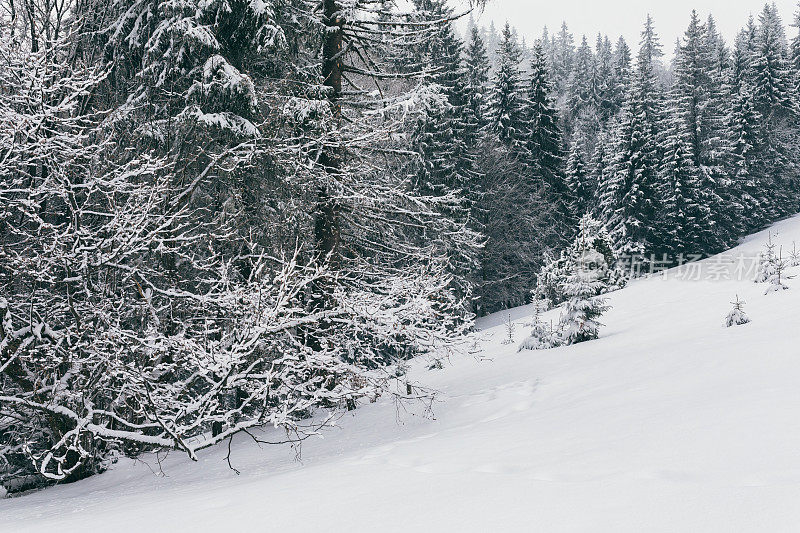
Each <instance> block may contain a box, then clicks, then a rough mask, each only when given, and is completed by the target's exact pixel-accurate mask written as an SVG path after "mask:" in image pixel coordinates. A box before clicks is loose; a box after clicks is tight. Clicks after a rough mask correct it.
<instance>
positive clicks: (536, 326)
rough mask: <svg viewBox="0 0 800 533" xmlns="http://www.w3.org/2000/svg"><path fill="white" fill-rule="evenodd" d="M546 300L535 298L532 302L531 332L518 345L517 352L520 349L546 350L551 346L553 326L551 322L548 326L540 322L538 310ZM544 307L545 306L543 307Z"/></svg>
mask: <svg viewBox="0 0 800 533" xmlns="http://www.w3.org/2000/svg"><path fill="white" fill-rule="evenodd" d="M546 305H547V304H546V302H543V301H541V300H536V302H535V303H534V309H535V313H534V315H533V323H532V324H531V333H530V335H528V337H526V338H525V340H523V341H522V344H520V345H519V349H518V350H517V351H518V352H521V351H522V350H546V349H548V348H552V347H553V342H552V339H553V334H552V333H553V328H552V324H551V325H550V326H549V327H548V326H547V325H545V323H544V322H542V319H541V316H540V312H541V310H542V308H543V306H546ZM544 308H545V309H546V307H544Z"/></svg>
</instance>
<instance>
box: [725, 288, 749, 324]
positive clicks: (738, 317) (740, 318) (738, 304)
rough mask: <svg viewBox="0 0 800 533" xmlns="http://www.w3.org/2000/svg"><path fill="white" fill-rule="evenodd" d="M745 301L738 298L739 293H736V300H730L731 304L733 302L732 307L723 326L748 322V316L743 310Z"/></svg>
mask: <svg viewBox="0 0 800 533" xmlns="http://www.w3.org/2000/svg"><path fill="white" fill-rule="evenodd" d="M745 303H746V302H745V301H744V300H740V299H739V295H738V294H737V295H736V301H735V302H731V304H733V309H732V310H731V312H730V313H728V317H727V318H726V319H725V326H727V327H731V326H741V325H742V324H747V323H749V322H750V317H748V316H747V313H745V312H744V304H745Z"/></svg>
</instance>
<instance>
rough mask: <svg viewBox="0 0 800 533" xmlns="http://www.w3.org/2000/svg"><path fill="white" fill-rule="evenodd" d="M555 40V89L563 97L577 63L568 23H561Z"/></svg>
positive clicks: (573, 40) (573, 41)
mask: <svg viewBox="0 0 800 533" xmlns="http://www.w3.org/2000/svg"><path fill="white" fill-rule="evenodd" d="M553 38H554V42H553V70H552V76H553V87H554V89H555V92H556V94H558V95H562V94H564V93H565V92H566V89H567V84H568V83H569V77H570V74H571V73H572V69H573V65H574V61H575V38H574V37H573V36H572V33H570V31H569V28H568V27H567V23H566V22H562V23H561V30H560V31H559V32H558V34H557V35H555V36H554V37H553ZM535 60H536V59H535V58H534V61H535Z"/></svg>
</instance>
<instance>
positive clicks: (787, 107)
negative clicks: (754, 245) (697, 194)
mask: <svg viewBox="0 0 800 533" xmlns="http://www.w3.org/2000/svg"><path fill="white" fill-rule="evenodd" d="M750 71H751V78H750V80H749V82H750V84H751V86H752V93H753V102H754V104H755V109H756V111H758V113H759V114H760V115H761V117H762V123H761V125H760V130H761V132H762V134H763V140H762V142H761V143H760V147H759V148H760V149H759V150H758V153H757V155H756V157H755V160H756V164H757V165H759V166H760V167H761V168H762V169H764V176H763V180H762V186H763V187H765V188H767V189H769V190H770V193H769V195H768V198H769V200H770V202H769V204H768V206H766V210H767V215H768V217H769V220H776V219H778V218H779V217H782V216H785V215H788V214H790V213H795V212H796V211H797V209H798V195H797V169H796V167H797V163H798V158H800V155H798V153H797V151H796V150H795V148H794V146H796V144H797V142H798V135H797V125H796V122H797V120H798V114H799V113H800V109H799V108H798V97H797V94H796V92H795V89H794V87H793V85H794V84H793V81H792V75H791V68H790V62H789V50H788V43H787V41H786V36H785V32H784V28H783V23H782V21H781V18H780V15H779V14H778V11H777V7H776V6H775V5H769V4H768V5H766V6H765V7H764V10H763V11H762V12H761V15H760V16H759V25H758V30H757V32H756V35H755V40H754V50H753V53H752V55H751V60H750Z"/></svg>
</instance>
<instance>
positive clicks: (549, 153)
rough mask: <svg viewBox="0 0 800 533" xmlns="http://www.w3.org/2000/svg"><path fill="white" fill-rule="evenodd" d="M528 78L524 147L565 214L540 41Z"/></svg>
mask: <svg viewBox="0 0 800 533" xmlns="http://www.w3.org/2000/svg"><path fill="white" fill-rule="evenodd" d="M532 53H533V61H532V63H531V79H530V85H529V88H528V101H527V104H528V107H527V114H528V125H529V132H530V134H529V137H528V146H529V151H530V155H531V161H532V164H533V169H534V172H536V173H537V174H538V175H539V176H541V177H542V179H543V180H544V182H545V184H546V185H547V187H548V188H549V190H550V194H551V198H552V199H553V200H554V201H556V202H557V203H558V205H559V209H560V211H561V213H563V214H564V216H566V215H567V213H569V208H568V206H567V201H565V197H566V196H567V194H568V189H567V187H566V184H565V183H564V176H563V165H564V157H563V153H562V145H561V143H562V137H561V129H560V127H559V125H558V122H559V119H558V111H557V110H556V107H555V104H554V102H553V100H552V96H551V91H552V89H551V87H552V86H551V82H550V73H549V72H548V70H547V59H546V58H545V55H544V50H543V49H542V47H541V44H540V43H536V44H535V45H534V47H533V52H532Z"/></svg>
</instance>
